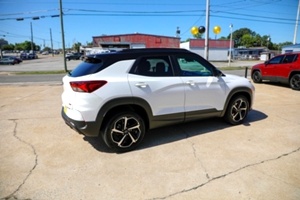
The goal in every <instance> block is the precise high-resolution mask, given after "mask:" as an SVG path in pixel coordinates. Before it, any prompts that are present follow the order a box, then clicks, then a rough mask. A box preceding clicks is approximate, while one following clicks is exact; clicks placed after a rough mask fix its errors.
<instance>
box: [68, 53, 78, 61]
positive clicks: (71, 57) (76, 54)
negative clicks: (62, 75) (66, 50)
mask: <svg viewBox="0 0 300 200" xmlns="http://www.w3.org/2000/svg"><path fill="white" fill-rule="evenodd" d="M81 56H82V53H71V54H67V55H66V60H79V59H80V57H81Z"/></svg>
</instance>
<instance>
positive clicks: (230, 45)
mask: <svg viewBox="0 0 300 200" xmlns="http://www.w3.org/2000/svg"><path fill="white" fill-rule="evenodd" d="M229 28H230V44H229V59H228V66H229V67H230V62H231V49H232V28H233V25H232V24H230V25H229Z"/></svg>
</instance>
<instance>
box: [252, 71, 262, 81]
mask: <svg viewBox="0 0 300 200" xmlns="http://www.w3.org/2000/svg"><path fill="white" fill-rule="evenodd" d="M252 80H253V82H254V83H261V82H262V79H261V73H260V71H255V72H253V74H252Z"/></svg>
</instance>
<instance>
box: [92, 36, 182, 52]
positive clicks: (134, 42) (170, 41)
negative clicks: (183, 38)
mask: <svg viewBox="0 0 300 200" xmlns="http://www.w3.org/2000/svg"><path fill="white" fill-rule="evenodd" d="M93 47H94V48H102V49H129V48H130V49H132V48H179V47H180V38H178V37H169V36H160V35H149V34H141V33H134V34H122V35H102V36H93Z"/></svg>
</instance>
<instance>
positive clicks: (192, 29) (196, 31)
mask: <svg viewBox="0 0 300 200" xmlns="http://www.w3.org/2000/svg"><path fill="white" fill-rule="evenodd" d="M191 33H192V34H193V35H197V34H198V33H199V30H198V27H196V26H193V27H192V28H191Z"/></svg>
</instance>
